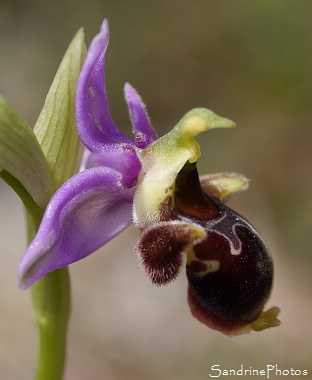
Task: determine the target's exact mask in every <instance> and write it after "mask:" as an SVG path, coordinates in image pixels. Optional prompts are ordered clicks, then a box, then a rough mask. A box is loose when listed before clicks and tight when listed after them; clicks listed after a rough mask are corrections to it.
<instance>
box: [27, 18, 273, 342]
mask: <svg viewBox="0 0 312 380" xmlns="http://www.w3.org/2000/svg"><path fill="white" fill-rule="evenodd" d="M108 41H109V26H108V22H107V21H106V20H104V22H103V24H102V26H101V30H100V32H99V34H98V35H97V36H96V37H95V38H94V39H93V40H92V42H91V45H90V48H89V50H88V53H87V57H86V60H85V62H84V65H83V67H82V70H81V73H80V77H79V80H78V84H77V93H76V122H77V129H78V133H79V136H80V139H81V141H82V142H83V144H84V146H85V153H84V158H83V163H82V170H81V171H80V173H78V174H76V175H74V176H73V177H72V178H70V179H69V180H68V181H67V182H65V183H64V184H63V185H62V186H61V187H60V188H59V189H58V190H57V191H56V193H55V194H54V195H53V197H52V198H51V200H50V202H49V204H48V206H47V208H46V211H45V214H44V216H43V219H42V222H41V225H40V227H39V230H38V232H37V235H36V236H35V238H34V240H33V241H32V242H31V244H30V245H29V247H28V248H27V250H26V252H25V253H24V256H23V257H22V259H21V261H20V266H19V285H20V287H21V288H23V289H26V288H28V287H29V286H31V285H32V284H33V283H34V282H36V281H37V280H38V279H40V278H41V277H43V276H44V275H45V274H47V273H49V272H51V271H54V270H55V269H58V268H62V267H65V266H68V265H69V264H71V263H73V262H76V261H77V260H80V259H82V258H84V257H86V256H88V255H90V254H91V253H93V252H95V251H96V250H97V249H99V248H100V247H102V246H103V245H105V244H106V243H107V242H108V241H110V240H111V239H112V238H114V237H115V236H117V235H118V234H119V233H120V232H122V231H123V230H124V229H125V228H126V227H127V226H129V225H130V224H131V222H132V221H133V223H134V224H135V225H136V226H137V227H138V228H139V230H140V237H139V239H138V243H137V245H136V247H135V251H136V254H137V255H138V257H139V260H140V263H141V265H142V266H143V268H144V270H145V271H146V273H147V275H148V276H149V277H150V278H151V280H152V282H153V283H154V284H157V285H164V284H168V283H169V282H170V281H172V280H174V279H175V278H176V277H177V275H178V274H179V273H180V270H181V267H182V266H183V262H184V259H183V258H184V257H185V256H186V273H187V278H188V281H189V292H188V300H189V304H190V308H191V312H192V313H193V315H194V316H195V317H196V318H197V319H199V320H200V321H201V322H203V323H205V324H206V325H208V326H210V327H212V328H214V329H216V330H220V331H221V332H223V333H225V334H228V335H233V334H239V333H242V332H248V331H250V330H252V329H253V330H261V329H263V328H266V327H271V326H275V325H278V324H279V321H278V320H277V319H276V315H277V313H278V309H277V308H272V309H270V310H269V311H267V312H263V307H264V305H265V303H266V302H267V300H268V298H269V296H270V292H271V287H272V281H273V264H272V259H271V256H270V254H269V251H268V248H267V247H266V245H265V243H264V242H263V240H262V238H261V237H260V235H259V234H258V232H257V231H256V230H255V229H254V228H253V227H252V226H251V225H250V223H249V222H247V221H246V220H244V219H243V218H242V217H241V216H240V215H238V214H237V213H235V212H234V211H232V210H231V209H230V208H228V207H227V206H226V205H225V204H224V199H226V198H227V196H228V195H230V194H232V193H234V192H236V191H238V190H243V189H245V188H246V187H247V184H248V181H247V179H246V178H245V177H243V176H242V175H239V174H235V173H223V174H215V175H208V176H204V177H199V176H198V172H197V168H196V162H197V160H198V158H199V157H200V154H201V153H200V147H199V145H198V144H197V142H196V141H195V139H194V137H195V136H197V135H198V134H199V133H201V132H204V131H207V130H209V129H213V128H231V127H234V126H235V124H234V123H233V122H231V121H230V120H228V119H224V118H221V117H219V116H217V115H216V114H214V113H213V112H212V111H210V110H207V109H204V108H197V109H194V110H192V111H190V112H188V113H187V114H186V115H185V116H184V117H183V118H182V119H181V121H180V122H179V123H178V124H177V125H176V126H175V127H174V128H173V129H172V130H171V132H169V133H168V134H167V135H165V136H163V137H161V138H158V139H157V136H156V133H155V131H154V129H153V128H152V126H151V123H150V120H149V117H148V115H147V112H146V110H145V105H144V103H143V101H142V99H141V97H140V96H139V95H138V93H137V92H136V90H135V89H134V88H133V87H132V86H131V85H130V84H128V83H127V84H126V85H125V88H124V93H125V99H126V102H127V105H128V109H129V114H130V119H131V123H132V127H133V129H132V130H133V134H134V140H131V139H130V138H129V137H127V136H125V135H124V134H122V133H121V132H120V131H119V130H118V129H117V127H116V125H115V124H114V122H113V120H112V117H111V114H110V111H109V106H108V100H107V94H106V87H105V77H104V63H105V56H106V50H107V46H108Z"/></svg>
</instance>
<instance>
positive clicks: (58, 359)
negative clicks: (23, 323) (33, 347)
mask: <svg viewBox="0 0 312 380" xmlns="http://www.w3.org/2000/svg"><path fill="white" fill-rule="evenodd" d="M27 227H28V238H29V241H31V240H32V237H33V236H34V234H35V232H36V229H37V228H35V227H34V225H33V222H32V219H31V218H30V216H29V214H28V215H27ZM31 291H32V300H33V306H34V312H35V320H36V322H37V325H38V328H39V355H38V360H37V368H36V374H35V380H62V379H63V373H64V365H65V357H66V337H67V327H68V321H69V317H70V279H69V270H68V268H61V269H57V270H55V271H53V272H51V273H49V274H47V275H45V276H44V277H43V278H42V279H40V280H39V281H37V282H36V283H35V284H34V285H33V286H32V287H31Z"/></svg>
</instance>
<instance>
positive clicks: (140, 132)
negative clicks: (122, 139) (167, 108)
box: [124, 83, 157, 149]
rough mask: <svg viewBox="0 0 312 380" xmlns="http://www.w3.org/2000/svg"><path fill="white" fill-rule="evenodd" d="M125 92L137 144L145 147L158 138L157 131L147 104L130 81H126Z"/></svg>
mask: <svg viewBox="0 0 312 380" xmlns="http://www.w3.org/2000/svg"><path fill="white" fill-rule="evenodd" d="M124 92H125V98H126V102H127V104H128V108H129V114H130V119H131V123H132V127H133V134H134V136H135V144H136V146H137V147H138V148H142V149H144V148H146V147H147V146H148V145H149V144H151V143H152V142H153V141H155V140H156V139H157V135H156V132H155V131H154V129H153V127H152V126H151V123H150V120H149V117H148V114H147V112H146V109H145V105H144V103H143V101H142V99H141V97H140V95H139V94H138V93H137V92H136V90H135V89H134V88H133V87H132V86H131V85H130V84H129V83H126V84H125V87H124Z"/></svg>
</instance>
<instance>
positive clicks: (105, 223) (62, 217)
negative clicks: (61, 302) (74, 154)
mask: <svg viewBox="0 0 312 380" xmlns="http://www.w3.org/2000/svg"><path fill="white" fill-rule="evenodd" d="M133 193H134V188H126V187H124V186H123V185H122V177H121V175H120V173H118V172H117V171H115V170H113V169H109V168H105V167H97V168H91V169H88V170H85V171H83V172H81V173H79V174H76V175H75V176H73V177H72V178H71V179H69V180H68V181H67V182H66V183H65V184H64V185H63V186H62V187H61V188H60V189H59V190H58V191H57V192H56V193H55V194H54V196H53V197H52V199H51V201H50V203H49V204H48V207H47V209H46V212H45V214H44V217H43V219H42V222H41V225H40V227H39V230H38V233H37V235H36V236H35V238H34V240H33V241H32V242H31V244H30V245H29V247H28V249H27V250H26V252H25V253H24V256H23V257H22V259H21V261H20V264H19V286H20V287H21V288H22V289H26V288H28V287H29V286H31V285H32V284H33V283H34V282H35V281H37V280H38V279H40V278H41V277H43V276H44V275H45V274H47V273H48V272H51V271H53V270H55V269H58V268H62V267H65V266H67V265H69V264H71V263H73V262H75V261H78V260H80V259H82V258H84V257H86V256H88V255H90V254H91V253H93V252H94V251H96V250H97V249H98V248H100V247H101V246H103V245H104V244H106V243H107V242H108V241H109V240H111V239H112V238H114V237H115V236H116V235H118V234H119V233H120V232H121V231H123V230H124V229H125V228H126V227H127V226H128V225H129V224H130V223H131V207H132V199H133Z"/></svg>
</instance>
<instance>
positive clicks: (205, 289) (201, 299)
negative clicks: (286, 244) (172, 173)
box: [174, 164, 273, 334]
mask: <svg viewBox="0 0 312 380" xmlns="http://www.w3.org/2000/svg"><path fill="white" fill-rule="evenodd" d="M174 203H175V208H176V210H177V212H178V214H179V216H180V218H181V219H182V220H183V221H185V222H186V221H187V220H189V222H192V223H196V224H199V225H200V226H202V227H203V228H204V229H205V231H206V233H207V235H206V237H205V238H204V239H203V240H202V241H201V242H199V243H198V244H196V245H194V246H193V250H192V253H191V255H190V254H189V255H188V260H187V267H186V273H187V277H188V280H189V303H190V307H191V311H192V313H193V315H194V316H195V317H196V318H198V319H199V320H200V321H201V322H203V323H205V324H207V325H208V326H210V327H212V328H214V329H217V330H220V331H222V332H224V333H226V334H235V333H237V331H239V329H240V328H242V327H243V326H245V325H246V324H248V323H250V322H252V321H254V320H255V319H256V318H257V317H258V316H259V315H260V313H261V311H262V309H263V306H264V304H265V303H266V301H267V300H268V298H269V295H270V291H271V287H272V281H273V263H272V259H271V256H270V254H269V252H268V249H267V247H266V245H265V244H264V242H263V240H262V239H261V237H260V235H259V234H258V233H257V231H256V230H255V229H254V228H253V227H252V226H251V225H250V223H248V222H247V221H246V220H245V219H243V218H242V217H241V216H240V215H238V214H237V213H235V212H234V211H233V210H231V209H230V208H228V207H227V206H225V205H224V204H223V203H221V202H219V201H218V200H216V199H215V198H213V197H211V196H209V195H208V194H206V193H204V192H203V191H202V189H201V186H200V181H199V178H198V174H197V170H196V166H195V164H187V165H186V166H185V167H184V168H183V170H181V172H180V173H179V175H178V177H177V180H176V191H175V198H174Z"/></svg>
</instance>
